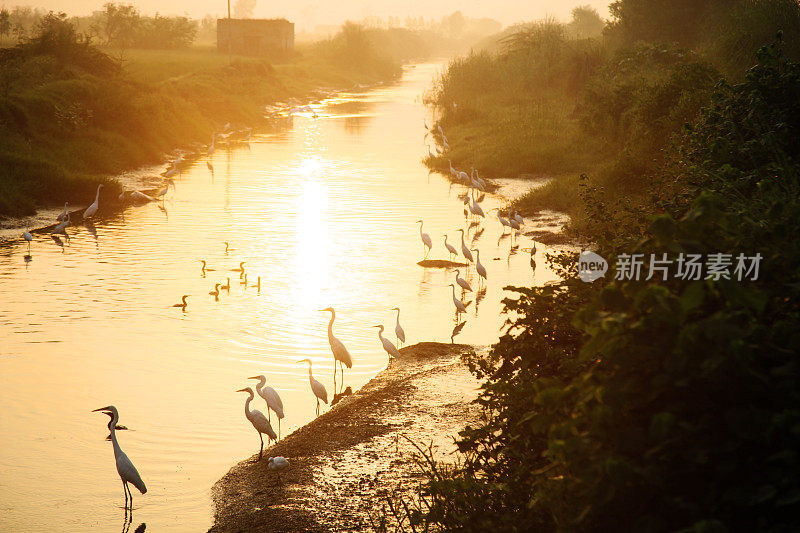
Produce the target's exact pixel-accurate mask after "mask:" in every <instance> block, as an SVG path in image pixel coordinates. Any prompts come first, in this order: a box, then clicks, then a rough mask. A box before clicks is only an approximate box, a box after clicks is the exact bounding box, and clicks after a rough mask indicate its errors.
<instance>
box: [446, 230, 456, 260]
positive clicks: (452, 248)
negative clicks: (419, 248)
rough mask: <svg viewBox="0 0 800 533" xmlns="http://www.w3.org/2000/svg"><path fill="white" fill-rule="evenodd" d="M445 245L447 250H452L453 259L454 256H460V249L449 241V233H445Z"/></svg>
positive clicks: (451, 256)
mask: <svg viewBox="0 0 800 533" xmlns="http://www.w3.org/2000/svg"><path fill="white" fill-rule="evenodd" d="M444 247H445V248H447V251H448V252H450V258H451V259H452V258H453V256H456V257H458V250H456V248H455V246H453V245H452V244H448V243H447V234H446V233H445V234H444Z"/></svg>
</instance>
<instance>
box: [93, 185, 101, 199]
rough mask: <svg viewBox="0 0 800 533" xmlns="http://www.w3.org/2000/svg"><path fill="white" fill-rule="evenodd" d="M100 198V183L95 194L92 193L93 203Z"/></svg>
mask: <svg viewBox="0 0 800 533" xmlns="http://www.w3.org/2000/svg"><path fill="white" fill-rule="evenodd" d="M99 200H100V185H98V186H97V194H95V195H94V203H97V202H98V201H99Z"/></svg>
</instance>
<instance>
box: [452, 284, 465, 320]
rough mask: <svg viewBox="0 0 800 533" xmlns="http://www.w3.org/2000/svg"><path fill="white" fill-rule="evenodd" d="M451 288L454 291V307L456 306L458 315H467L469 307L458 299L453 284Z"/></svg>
mask: <svg viewBox="0 0 800 533" xmlns="http://www.w3.org/2000/svg"><path fill="white" fill-rule="evenodd" d="M450 287H452V289H453V305H455V306H456V313H466V312H467V306H466V305H464V302H462V301H461V300H459V299H458V298H457V297H456V286H455V285H453V284H452V283H451V284H450Z"/></svg>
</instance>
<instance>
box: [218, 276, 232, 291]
mask: <svg viewBox="0 0 800 533" xmlns="http://www.w3.org/2000/svg"><path fill="white" fill-rule="evenodd" d="M225 279H227V280H228V281H227V282H226V283H225V285H220V287H219V288H220V289H222V290H223V291H228V292H231V278H225Z"/></svg>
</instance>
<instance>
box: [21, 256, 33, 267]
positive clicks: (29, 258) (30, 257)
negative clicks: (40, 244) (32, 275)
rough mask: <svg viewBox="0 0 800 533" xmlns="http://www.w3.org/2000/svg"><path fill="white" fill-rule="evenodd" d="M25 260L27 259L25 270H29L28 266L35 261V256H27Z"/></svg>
mask: <svg viewBox="0 0 800 533" xmlns="http://www.w3.org/2000/svg"><path fill="white" fill-rule="evenodd" d="M23 259H25V270H28V264H30V262H31V261H33V256H32V255H31V254H26V255H25V257H23Z"/></svg>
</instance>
